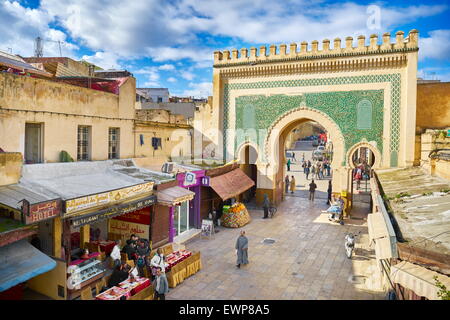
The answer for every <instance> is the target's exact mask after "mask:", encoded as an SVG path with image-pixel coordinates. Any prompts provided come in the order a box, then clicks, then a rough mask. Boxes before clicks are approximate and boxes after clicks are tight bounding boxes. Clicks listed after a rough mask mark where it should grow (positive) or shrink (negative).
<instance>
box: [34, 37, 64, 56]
mask: <svg viewBox="0 0 450 320" xmlns="http://www.w3.org/2000/svg"><path fill="white" fill-rule="evenodd" d="M44 41H45V42H56V43H57V44H58V47H59V56H60V57H62V52H61V42H63V41H60V40H50V39H42V38H41V37H37V38H36V39H35V40H34V56H35V57H38V58H42V57H43V56H44Z"/></svg>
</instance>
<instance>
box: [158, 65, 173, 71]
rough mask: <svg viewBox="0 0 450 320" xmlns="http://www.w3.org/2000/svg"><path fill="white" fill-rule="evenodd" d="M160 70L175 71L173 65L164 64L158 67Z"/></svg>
mask: <svg viewBox="0 0 450 320" xmlns="http://www.w3.org/2000/svg"><path fill="white" fill-rule="evenodd" d="M158 69H159V70H174V69H175V67H174V66H173V64H163V65H160V66H159V67H158Z"/></svg>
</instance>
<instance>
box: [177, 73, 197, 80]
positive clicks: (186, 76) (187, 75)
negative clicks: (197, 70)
mask: <svg viewBox="0 0 450 320" xmlns="http://www.w3.org/2000/svg"><path fill="white" fill-rule="evenodd" d="M180 74H181V77H182V78H183V79H186V80H189V81H190V80H193V79H194V78H195V74H193V73H192V72H190V71H181V72H180Z"/></svg>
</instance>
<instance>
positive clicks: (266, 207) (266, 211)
mask: <svg viewBox="0 0 450 320" xmlns="http://www.w3.org/2000/svg"><path fill="white" fill-rule="evenodd" d="M269 207H270V201H269V196H268V195H267V193H264V200H263V209H264V217H263V219H267V218H268V217H269Z"/></svg>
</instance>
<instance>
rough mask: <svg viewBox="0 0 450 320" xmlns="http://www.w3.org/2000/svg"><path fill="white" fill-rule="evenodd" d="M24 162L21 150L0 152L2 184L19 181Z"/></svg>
mask: <svg viewBox="0 0 450 320" xmlns="http://www.w3.org/2000/svg"><path fill="white" fill-rule="evenodd" d="M22 162H23V160H22V154H21V153H19V152H0V186H5V185H8V184H14V183H18V182H19V179H20V176H21V173H22Z"/></svg>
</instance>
